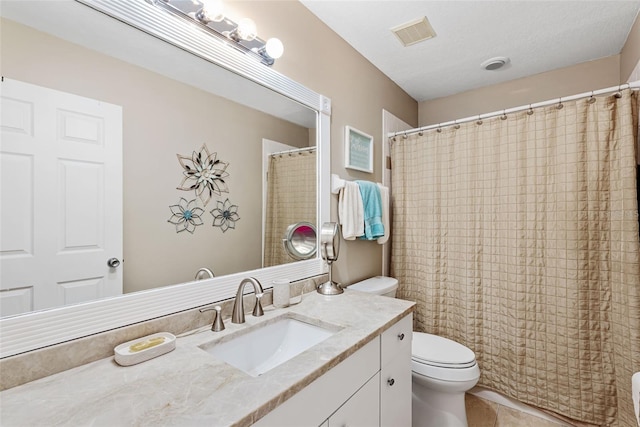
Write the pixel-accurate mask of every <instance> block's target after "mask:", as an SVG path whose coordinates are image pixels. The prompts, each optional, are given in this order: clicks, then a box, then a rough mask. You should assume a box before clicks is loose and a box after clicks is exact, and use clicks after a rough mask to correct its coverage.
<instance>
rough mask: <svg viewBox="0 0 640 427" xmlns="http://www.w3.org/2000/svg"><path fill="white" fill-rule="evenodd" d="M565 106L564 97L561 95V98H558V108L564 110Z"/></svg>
mask: <svg viewBox="0 0 640 427" xmlns="http://www.w3.org/2000/svg"><path fill="white" fill-rule="evenodd" d="M563 107H564V105H562V97H560V98H559V100H558V105H556V108H557V109H558V110H562V108H563Z"/></svg>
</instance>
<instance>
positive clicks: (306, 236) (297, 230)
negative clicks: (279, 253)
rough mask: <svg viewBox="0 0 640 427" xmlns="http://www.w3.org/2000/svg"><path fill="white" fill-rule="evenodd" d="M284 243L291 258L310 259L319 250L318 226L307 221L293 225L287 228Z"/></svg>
mask: <svg viewBox="0 0 640 427" xmlns="http://www.w3.org/2000/svg"><path fill="white" fill-rule="evenodd" d="M282 243H283V246H284V248H285V250H286V252H287V254H288V255H289V256H290V257H291V258H293V259H295V260H301V259H309V258H311V257H312V256H314V255H315V254H316V250H317V248H318V236H317V234H316V226H315V225H313V224H311V223H310V222H305V221H303V222H298V223H296V224H291V225H290V226H289V227H287V231H286V232H285V234H284V238H283V239H282Z"/></svg>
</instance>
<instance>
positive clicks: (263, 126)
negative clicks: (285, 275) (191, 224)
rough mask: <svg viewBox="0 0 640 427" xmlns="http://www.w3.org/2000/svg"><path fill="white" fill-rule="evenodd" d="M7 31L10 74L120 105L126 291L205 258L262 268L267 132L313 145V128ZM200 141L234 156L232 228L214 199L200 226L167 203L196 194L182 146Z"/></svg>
mask: <svg viewBox="0 0 640 427" xmlns="http://www.w3.org/2000/svg"><path fill="white" fill-rule="evenodd" d="M1 35H2V41H1V46H0V47H1V52H2V62H1V71H2V75H3V76H5V77H8V78H12V79H16V80H21V81H25V82H28V83H33V84H37V85H40V86H45V87H49V88H54V89H58V90H62V91H65V92H69V93H74V94H77V95H81V96H86V97H90V98H94V99H98V100H101V101H104V102H108V103H113V104H117V105H121V106H122V107H123V128H124V135H123V137H124V144H123V151H124V170H123V173H124V260H125V262H124V276H125V291H126V292H131V291H136V290H141V289H146V288H149V287H154V286H158V285H165V284H171V283H180V282H185V281H189V280H192V279H193V277H194V275H195V273H196V271H197V269H198V268H200V267H205V266H206V267H208V268H211V269H212V270H213V271H214V272H215V273H216V274H217V275H221V274H227V273H233V272H238V271H245V270H249V269H254V268H259V267H260V265H261V243H260V242H261V235H262V217H261V212H262V209H261V203H262V184H261V173H262V159H261V151H262V138H268V139H271V140H275V141H280V142H283V143H285V144H289V145H295V146H306V145H308V141H309V130H308V129H306V128H302V127H300V126H296V125H293V124H291V123H288V122H285V121H282V120H279V119H275V118H273V117H271V116H268V115H266V114H263V113H260V112H257V111H255V110H251V109H249V108H246V107H243V106H241V105H239V104H236V103H233V102H230V101H227V100H225V99H223V98H220V97H217V96H213V95H211V94H209V93H206V92H204V91H201V90H198V89H196V88H194V87H191V86H188V85H185V84H182V83H179V82H176V81H174V80H171V79H168V78H166V77H163V76H160V75H158V74H155V73H152V72H149V71H146V70H144V69H142V68H139V67H135V66H132V65H130V64H127V63H124V62H122V61H118V60H115V59H113V58H111V57H107V56H104V55H101V54H97V53H95V52H93V51H91V50H88V49H84V48H82V47H79V46H77V45H74V44H71V43H68V42H65V41H63V40H60V39H57V38H54V37H51V36H49V35H46V34H44V33H41V32H38V31H34V30H32V29H30V28H28V27H25V26H22V25H19V24H16V23H13V22H11V21H5V20H3V21H2V25H1ZM96 82H97V83H98V84H97V85H96V84H94V83H96ZM247 123H251V126H247ZM203 143H206V144H207V147H208V148H209V150H210V151H211V152H217V153H218V158H219V159H221V160H224V161H227V162H229V167H228V168H227V171H228V172H229V177H228V179H227V182H228V185H229V193H228V194H224V195H223V197H222V198H221V200H224V199H225V198H227V197H228V198H229V200H230V201H231V203H233V204H236V205H238V207H239V211H238V213H239V215H240V218H241V219H240V221H239V222H238V224H237V228H236V229H235V230H228V231H227V232H225V233H223V232H222V231H221V230H220V228H217V227H212V221H213V217H212V216H211V214H210V213H209V211H210V210H212V209H214V208H215V207H216V204H215V199H214V200H212V201H210V202H209V204H208V205H207V206H206V207H205V213H204V215H203V220H204V225H202V226H199V227H198V228H197V229H196V231H195V233H194V234H190V233H188V232H187V231H183V232H181V233H176V230H175V226H173V225H172V224H170V223H168V222H167V220H168V219H169V217H170V216H171V212H170V210H169V206H170V205H174V204H177V203H178V201H179V198H180V197H184V198H186V199H187V200H191V199H193V198H195V195H194V193H193V192H186V191H179V190H176V187H177V186H179V184H180V183H181V180H182V167H181V166H180V164H179V163H178V160H177V157H176V154H181V155H187V156H190V155H191V153H192V152H193V151H194V150H199V149H200V147H201V145H202V144H203Z"/></svg>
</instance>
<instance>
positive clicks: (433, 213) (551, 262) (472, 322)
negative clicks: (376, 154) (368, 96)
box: [391, 90, 640, 426]
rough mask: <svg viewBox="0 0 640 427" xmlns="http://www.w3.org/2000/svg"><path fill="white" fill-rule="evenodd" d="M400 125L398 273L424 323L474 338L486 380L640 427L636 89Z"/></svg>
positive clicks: (577, 415)
mask: <svg viewBox="0 0 640 427" xmlns="http://www.w3.org/2000/svg"><path fill="white" fill-rule="evenodd" d="M621 95H622V96H621V97H620V98H617V97H615V96H607V97H598V98H593V97H592V98H591V99H582V100H578V101H574V102H565V103H562V104H558V105H555V106H550V107H544V108H539V109H535V110H530V111H525V112H521V113H515V114H509V115H506V116H505V115H503V116H502V117H495V118H492V119H486V120H484V121H483V122H481V121H478V122H470V123H466V124H462V125H459V126H455V127H454V126H451V127H447V128H443V129H438V130H433V131H428V132H424V135H423V136H419V135H418V134H414V135H411V136H407V137H406V138H403V137H396V139H397V141H395V142H393V144H392V148H391V158H392V162H391V163H392V166H393V169H392V180H393V195H392V204H393V233H392V236H393V241H392V260H391V272H392V274H393V275H394V276H395V277H397V278H398V279H399V282H400V287H399V296H400V298H404V299H408V300H412V301H415V302H416V303H417V311H416V313H415V325H414V326H415V329H416V330H418V331H424V332H429V333H433V334H438V335H441V336H445V337H448V338H450V339H453V340H456V341H458V342H461V343H462V344H464V345H466V346H468V347H470V348H471V349H472V350H473V351H474V352H475V354H476V358H477V360H478V364H479V366H480V370H481V378H480V385H483V386H485V387H487V388H490V389H493V390H496V391H498V392H501V393H503V394H505V395H507V396H510V397H512V398H515V399H517V400H519V401H522V402H525V403H528V404H531V405H534V406H537V407H540V408H543V409H546V410H550V411H553V412H555V413H558V414H561V415H564V416H566V417H569V418H571V419H574V420H579V421H582V422H586V423H590V424H595V425H617V426H635V419H634V418H633V405H632V402H631V393H630V390H631V388H630V387H631V385H630V384H631V375H632V373H633V372H635V371H639V370H640V261H639V251H640V245H639V242H638V240H639V238H638V203H637V198H636V194H637V193H636V160H635V158H636V154H635V151H636V143H635V141H636V137H637V135H636V133H637V93H632V92H631V91H629V90H626V91H623V92H622V93H621Z"/></svg>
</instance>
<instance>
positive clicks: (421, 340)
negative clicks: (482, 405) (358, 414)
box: [347, 276, 480, 427]
mask: <svg viewBox="0 0 640 427" xmlns="http://www.w3.org/2000/svg"><path fill="white" fill-rule="evenodd" d="M347 289H350V290H357V291H361V292H368V293H373V294H376V295H383V296H387V297H392V298H395V296H396V290H397V289H398V280H397V279H394V278H392V277H384V276H376V277H372V278H369V279H366V280H363V281H362V282H358V283H354V284H353V285H351V286H349V287H348V288H347ZM411 371H412V372H411V377H412V395H413V398H412V403H411V407H412V419H413V422H412V425H413V427H467V414H466V410H465V406H464V395H465V392H467V391H468V390H470V389H471V388H472V387H473V386H475V385H476V383H477V382H478V379H480V368H479V367H478V364H477V363H476V357H475V354H474V353H473V351H471V350H470V349H469V348H467V347H465V346H464V345H462V344H460V343H457V342H455V341H452V340H450V339H447V338H444V337H439V336H437V335H432V334H426V333H423V332H413V339H412V344H411Z"/></svg>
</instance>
